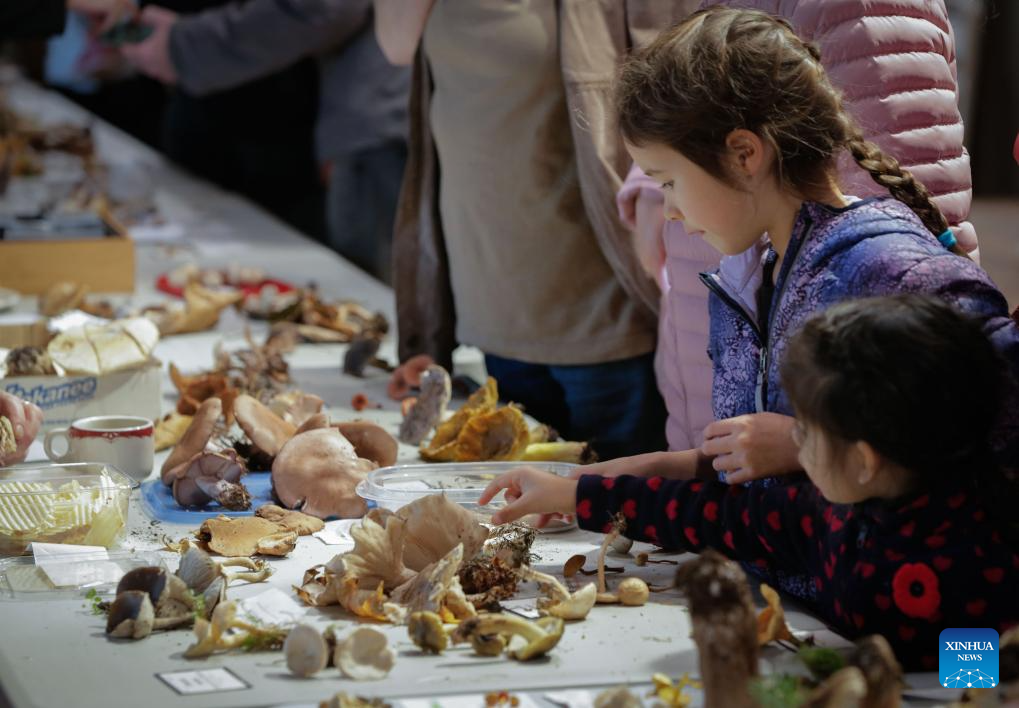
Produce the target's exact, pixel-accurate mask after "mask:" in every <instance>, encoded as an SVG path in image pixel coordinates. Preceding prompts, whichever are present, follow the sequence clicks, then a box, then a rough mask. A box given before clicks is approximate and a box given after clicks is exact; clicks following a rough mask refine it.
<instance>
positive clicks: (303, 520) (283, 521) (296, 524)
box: [255, 504, 326, 536]
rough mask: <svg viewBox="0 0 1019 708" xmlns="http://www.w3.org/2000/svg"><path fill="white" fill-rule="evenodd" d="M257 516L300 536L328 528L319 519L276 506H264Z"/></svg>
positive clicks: (258, 509) (257, 510)
mask: <svg viewBox="0 0 1019 708" xmlns="http://www.w3.org/2000/svg"><path fill="white" fill-rule="evenodd" d="M255 516H258V517H261V518H263V519H267V520H268V521H271V522H273V523H274V524H279V525H280V526H282V527H283V528H285V529H286V530H287V531H293V532H295V533H296V534H297V535H298V536H310V535H311V534H313V533H315V532H317V531H321V530H322V529H324V528H325V527H326V524H325V522H324V521H322V519H320V518H318V517H315V516H309V515H308V514H302V513H301V512H299V511H293V510H292V509H284V508H283V507H281V506H276V505H275V504H263V505H262V506H260V507H258V508H257V509H256V510H255Z"/></svg>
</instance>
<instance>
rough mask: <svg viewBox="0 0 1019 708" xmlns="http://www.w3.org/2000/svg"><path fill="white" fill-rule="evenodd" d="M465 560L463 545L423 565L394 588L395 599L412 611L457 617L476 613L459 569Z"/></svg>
mask: <svg viewBox="0 0 1019 708" xmlns="http://www.w3.org/2000/svg"><path fill="white" fill-rule="evenodd" d="M462 560H463V545H460V544H457V546H456V547H455V548H454V549H453V550H451V551H450V552H449V553H447V554H446V555H445V556H444V557H443V558H442V559H441V560H439V561H438V562H437V563H434V564H433V565H430V566H428V567H427V568H425V569H423V570H422V571H421V572H420V573H418V574H417V576H416V577H414V578H412V579H411V580H409V581H407V582H406V583H404V584H403V585H401V586H400V587H398V588H396V589H395V590H393V594H392V600H393V602H396V603H399V604H400V605H403V606H404V607H406V608H407V610H408V611H409V612H422V611H425V612H436V613H440V614H441V615H442V616H444V617H448V616H452V617H453V618H454V619H463V618H466V617H473V616H474V615H475V614H477V613H476V612H475V610H474V606H473V605H471V604H470V603H469V602H468V601H467V598H466V596H465V595H464V593H463V588H462V587H461V586H460V580H459V579H458V578H457V575H456V573H457V570H458V569H459V568H460V563H461V561H462Z"/></svg>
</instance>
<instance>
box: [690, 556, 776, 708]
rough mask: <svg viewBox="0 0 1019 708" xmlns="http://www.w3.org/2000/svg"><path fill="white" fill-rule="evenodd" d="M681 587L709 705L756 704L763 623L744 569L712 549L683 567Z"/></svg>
mask: <svg viewBox="0 0 1019 708" xmlns="http://www.w3.org/2000/svg"><path fill="white" fill-rule="evenodd" d="M676 585H677V586H678V587H679V589H680V590H681V591H682V592H683V594H684V595H685V596H686V599H687V602H688V604H689V608H690V619H691V623H692V625H693V632H692V635H693V639H694V642H695V643H696V644H697V649H698V652H699V662H700V673H701V680H702V681H703V683H704V704H705V705H708V706H727V707H729V706H731V707H732V708H751V707H753V706H756V703H755V701H754V700H753V699H752V698H751V696H750V682H751V680H752V679H754V678H755V677H756V676H757V619H756V616H755V613H754V605H753V602H752V601H751V598H750V588H749V587H748V586H747V578H746V575H745V574H744V573H743V570H742V569H741V568H740V567H739V566H738V565H737V564H736V563H733V562H732V561H730V560H728V559H726V558H725V557H724V556H723V555H722V554H720V553H718V552H716V551H711V550H709V551H705V552H704V553H702V554H701V555H700V556H699V557H698V558H696V559H695V560H693V561H690V562H689V563H687V564H686V565H683V566H680V568H679V570H678V571H677V572H676Z"/></svg>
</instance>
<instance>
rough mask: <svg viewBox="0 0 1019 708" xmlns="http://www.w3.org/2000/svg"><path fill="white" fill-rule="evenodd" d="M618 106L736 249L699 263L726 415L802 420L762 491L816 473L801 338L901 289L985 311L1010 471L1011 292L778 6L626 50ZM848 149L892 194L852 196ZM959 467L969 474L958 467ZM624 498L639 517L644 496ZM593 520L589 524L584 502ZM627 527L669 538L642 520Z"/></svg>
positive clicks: (670, 470) (669, 459)
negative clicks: (847, 99)
mask: <svg viewBox="0 0 1019 708" xmlns="http://www.w3.org/2000/svg"><path fill="white" fill-rule="evenodd" d="M616 106H617V110H618V119H619V126H620V129H621V132H622V135H623V138H624V140H625V143H626V145H627V149H628V150H629V152H630V154H631V156H632V157H633V159H634V161H635V162H636V163H637V164H638V165H639V166H640V167H641V169H643V170H644V172H646V173H647V174H648V176H650V177H653V178H654V179H656V180H658V181H659V182H660V184H661V186H662V189H663V192H664V197H665V213H666V218H668V219H678V220H682V221H683V223H684V227H685V229H686V232H687V233H688V234H694V235H698V236H700V237H701V238H703V239H704V240H705V241H706V242H708V243H709V244H710V245H712V246H713V247H714V248H715V249H717V250H718V251H720V252H721V253H723V254H725V255H727V256H732V257H731V258H726V259H723V263H722V266H721V267H720V268H719V269H718V270H716V271H714V272H710V273H705V274H703V275H702V276H701V279H702V280H703V283H704V285H705V286H706V287H707V288H708V289H709V290H710V297H709V313H710V335H709V345H708V353H709V355H710V357H711V360H712V375H713V381H712V406H713V409H714V416H715V418H716V420H725V419H730V418H735V417H736V416H740V415H744V414H748V413H755V412H756V413H769V414H771V415H773V416H776V417H783V418H784V419H785V420H787V421H788V425H785V426H780V427H778V428H777V429H778V430H780V431H782V432H781V433H777V434H774V435H772V436H771V437H770V438H768V439H767V440H765V441H764V442H763V443H758V448H759V449H762V450H763V451H764V454H766V455H767V456H770V457H771V458H772V460H773V462H772V463H771V464H769V465H768V467H769V468H771V469H784V470H788V472H790V473H791V474H790V475H783V476H782V477H770V478H762V479H755V480H751V481H749V482H745V484H746V485H748V486H750V487H754V488H757V487H762V488H763V487H767V486H770V485H774V484H779V483H788V482H790V481H796V480H798V479H802V473H801V472H798V471H799V470H802V465H801V463H800V461H799V460H798V449H797V446H796V444H795V442H794V441H793V436H792V431H793V429H794V423H795V421H794V410H793V405H792V402H791V401H790V398H789V395H788V392H787V388H786V386H785V385H783V381H782V380H780V377H779V371H780V367H781V366H782V364H783V362H784V360H785V358H786V351H787V348H788V346H789V341H790V338H791V337H792V335H793V334H794V333H795V332H796V331H797V330H799V329H800V327H801V326H802V325H803V323H804V322H805V321H806V320H807V319H809V318H810V317H811V316H812V315H813V314H815V313H817V312H820V311H823V310H825V309H827V308H828V307H830V306H831V305H834V304H836V303H839V302H842V301H846V300H852V299H855V298H860V297H868V296H878V295H891V294H896V293H926V294H930V295H936V296H938V297H940V298H941V299H943V300H944V301H945V302H947V303H948V304H950V305H952V306H953V307H955V308H957V309H958V310H960V311H962V312H964V313H966V314H968V315H969V316H971V317H973V318H975V319H976V320H977V321H978V322H979V323H980V325H981V326H982V328H983V332H984V333H985V335H986V336H987V337H988V338H989V339H990V341H991V343H992V345H993V347H994V348H995V349H996V350H997V351H998V352H999V353H1001V354H1002V355H1003V358H1004V359H1005V361H1006V362H1007V367H1006V373H1005V375H1004V378H1003V383H1002V387H1001V392H1002V396H1003V400H1004V404H1003V406H1002V408H1001V413H999V414H998V415H997V416H996V419H995V424H994V427H993V432H992V437H991V449H992V452H993V454H994V456H995V458H996V461H997V463H998V464H999V465H1000V466H1001V467H1002V468H1003V469H1004V470H1005V472H1006V475H1008V474H1014V472H1015V470H1016V469H1017V468H1019V404H1017V401H1019V396H1017V393H1016V391H1017V389H1019V386H1017V382H1019V328H1017V326H1016V324H1015V323H1014V322H1013V321H1012V320H1011V319H1010V318H1009V314H1008V307H1007V303H1006V302H1005V299H1004V297H1003V296H1002V294H1001V293H1000V292H999V291H998V289H997V288H996V287H995V286H994V284H993V283H992V282H991V280H990V278H989V277H988V276H987V274H986V273H985V272H984V271H983V270H982V269H981V268H980V267H979V266H978V265H977V264H976V263H974V262H973V261H972V260H970V259H969V258H968V257H966V255H965V253H964V252H963V251H962V249H960V248H959V245H958V244H957V243H956V241H955V238H954V236H953V234H952V232H951V231H950V230H949V229H948V224H947V223H946V222H945V219H944V217H943V216H942V214H941V212H940V210H939V209H938V207H937V206H936V205H934V204H933V203H932V202H931V199H930V196H929V194H928V192H927V190H926V189H925V188H924V186H923V185H922V184H921V183H920V182H918V181H917V180H916V179H914V178H913V176H912V175H911V174H910V173H909V172H908V171H906V170H903V169H901V168H900V166H899V164H898V163H897V162H896V160H895V159H894V158H893V157H892V156H890V155H887V154H885V153H883V152H882V151H881V150H880V149H879V148H878V147H877V146H875V145H874V144H872V143H869V142H867V141H866V140H864V139H863V138H862V137H861V133H860V129H859V127H858V126H857V125H856V124H855V123H854V121H853V120H852V119H851V118H850V116H849V115H848V114H847V113H846V111H845V110H844V108H843V105H842V101H841V98H840V95H839V93H838V91H836V90H835V89H834V88H833V87H832V85H831V83H830V81H829V79H828V77H827V75H826V74H825V71H824V69H823V67H822V66H821V63H820V62H819V60H818V53H817V51H816V49H814V48H813V47H812V46H811V45H809V44H807V43H805V42H803V41H801V40H800V39H799V38H798V37H797V36H796V35H795V34H794V33H793V31H792V30H791V29H790V27H789V25H788V24H787V23H786V22H784V21H783V20H780V19H776V18H774V17H772V16H771V15H768V14H765V13H763V12H759V11H754V10H736V9H728V8H721V7H712V8H708V9H706V10H703V11H701V12H698V13H695V14H694V15H691V16H690V17H689V18H688V19H687V20H685V21H684V22H682V23H681V24H679V25H677V26H675V27H674V28H672V29H671V30H668V31H666V32H664V33H663V34H662V35H660V36H659V37H658V38H657V39H656V40H655V41H654V42H653V43H652V44H651V45H649V46H648V47H646V48H645V49H642V50H640V51H637V52H636V53H635V54H634V55H633V56H632V57H631V58H630V59H629V60H628V61H627V62H626V63H625V64H624V66H623V68H622V71H621V74H620V77H619V79H618V86H617V101H616ZM846 153H848V154H850V155H851V156H852V158H853V159H854V160H856V162H857V163H859V164H860V165H861V166H862V167H863V168H864V169H866V170H867V171H868V172H869V173H870V174H871V176H872V177H873V179H874V180H876V181H877V182H878V183H879V184H881V185H884V186H885V187H886V188H887V189H888V191H889V193H890V194H889V195H888V196H885V197H871V198H867V199H862V200H861V199H856V198H854V197H852V196H850V195H845V194H843V193H842V192H841V191H840V189H839V187H838V183H837V181H836V179H835V176H836V170H837V166H836V163H837V161H838V159H839V158H840V156H842V155H844V154H846ZM666 365H668V363H667V362H666ZM957 370H958V375H959V376H960V377H964V378H965V377H968V376H970V375H971V374H972V373H973V372H971V371H968V370H967V369H966V368H965V367H962V365H961V364H960V368H958V369H957ZM791 375H792V376H794V377H795V371H794V372H792V373H791ZM877 375H881V374H877ZM886 375H887V376H889V377H891V378H892V379H893V381H894V380H895V379H896V377H897V376H898V375H899V374H898V373H897V372H896V371H894V370H891V369H890V370H889V371H888V372H887V373H886ZM905 382H906V379H903V386H905ZM932 385H936V384H935V383H933V382H932ZM901 393H902V395H903V396H904V397H906V396H909V395H911V393H912V392H910V391H908V390H903V391H902V392H901ZM867 412H868V413H874V414H877V413H878V412H879V411H877V410H874V411H867ZM948 412H949V411H947V410H946V413H948ZM950 414H954V415H959V416H964V415H969V414H970V413H969V412H967V411H953V412H951V413H950ZM953 425H954V423H953V420H951V419H946V420H944V424H943V425H942V426H941V427H940V428H939V429H932V430H930V431H929V434H930V435H931V436H932V437H938V436H951V435H952V430H953ZM708 442H709V443H710V441H708ZM705 450H707V452H705ZM719 462H721V464H719ZM739 466H740V462H739V461H733V460H713V459H712V457H711V454H710V447H709V446H708V445H707V444H706V445H705V446H704V448H700V449H692V450H685V451H678V452H667V453H653V454H649V455H641V456H636V457H630V458H622V459H618V460H612V461H610V462H607V463H603V464H600V465H595V466H593V467H589V468H585V470H584V471H585V473H595V474H600V475H603V476H606V477H613V476H617V475H621V474H625V475H634V476H641V477H649V478H656V479H661V478H665V479H690V478H692V477H694V476H698V475H699V476H702V477H709V478H715V477H716V476H717V475H718V473H716V472H715V468H718V469H733V468H739ZM958 473H959V474H960V475H965V474H967V473H968V472H967V470H966V469H964V468H960V469H959V471H958ZM723 481H725V480H724V475H723ZM623 511H624V512H628V513H626V515H627V516H628V517H630V518H635V516H634V514H635V513H636V511H635V509H634V508H633V507H632V506H631V507H627V508H625V509H623ZM673 512H674V513H678V512H677V510H676V509H674V510H673ZM579 520H580V522H581V523H584V522H585V519H584V518H583V514H582V513H581V514H579ZM600 521H601V520H594V523H597V522H600ZM627 533H628V534H629V535H631V536H632V537H633V538H635V539H641V540H648V541H655V540H656V539H655V538H654V537H653V536H651V535H649V534H647V533H645V529H644V528H643V527H639V526H638V527H632V528H628V531H627ZM750 570H751V571H752V572H757V573H758V574H759V575H762V576H765V577H768V578H770V579H771V581H772V582H773V583H775V584H778V585H779V586H780V587H781V588H783V589H785V590H786V591H788V592H790V593H792V594H794V595H796V596H798V597H801V598H805V599H808V600H809V599H811V598H813V597H814V596H815V594H816V586H815V584H814V583H813V582H812V581H811V580H810V579H809V578H807V577H806V576H802V575H789V574H788V573H787V572H786V570H784V569H782V568H761V567H759V566H751V567H750Z"/></svg>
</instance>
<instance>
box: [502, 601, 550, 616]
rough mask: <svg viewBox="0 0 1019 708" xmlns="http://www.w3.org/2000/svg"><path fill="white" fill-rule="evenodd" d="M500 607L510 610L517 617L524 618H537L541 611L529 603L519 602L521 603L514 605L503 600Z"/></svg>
mask: <svg viewBox="0 0 1019 708" xmlns="http://www.w3.org/2000/svg"><path fill="white" fill-rule="evenodd" d="M502 608H503V609H504V610H506V611H507V612H512V613H513V614H515V615H517V616H518V617H523V618H524V619H538V618H539V617H541V613H540V612H538V609H537V608H536V607H533V606H531V605H529V604H521V605H515V606H514V605H507V604H506V603H505V602H504V603H502Z"/></svg>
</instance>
